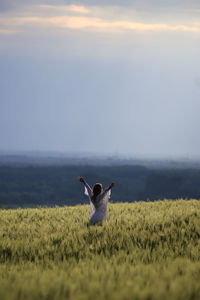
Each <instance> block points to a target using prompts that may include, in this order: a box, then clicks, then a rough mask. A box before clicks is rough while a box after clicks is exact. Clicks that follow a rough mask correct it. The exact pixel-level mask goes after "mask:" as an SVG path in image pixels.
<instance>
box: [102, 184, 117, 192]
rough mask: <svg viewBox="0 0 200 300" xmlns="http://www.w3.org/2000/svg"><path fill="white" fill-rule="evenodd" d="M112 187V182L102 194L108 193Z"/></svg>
mask: <svg viewBox="0 0 200 300" xmlns="http://www.w3.org/2000/svg"><path fill="white" fill-rule="evenodd" d="M114 186H115V183H114V182H112V183H111V184H110V185H109V186H108V187H107V188H106V189H105V190H104V192H105V193H106V192H108V191H110V190H111V189H112V188H113V187H114Z"/></svg>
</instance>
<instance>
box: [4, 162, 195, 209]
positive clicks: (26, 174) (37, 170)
mask: <svg viewBox="0 0 200 300" xmlns="http://www.w3.org/2000/svg"><path fill="white" fill-rule="evenodd" d="M79 175H81V176H84V177H85V178H86V179H87V181H88V182H89V183H90V184H91V185H92V184H94V183H95V182H102V183H103V185H104V186H106V185H108V184H109V183H111V182H113V181H115V182H116V184H117V185H116V188H115V189H113V194H112V201H113V202H133V201H140V200H143V201H149V200H158V199H167V198H168V199H177V198H196V199H199V198H200V170H198V169H174V168H172V169H169V168H168V169H155V168H152V169H151V168H149V167H148V168H147V167H144V166H109V167H105V166H64V167H59V166H46V167H44V166H43V167H42V166H37V167H31V166H27V167H14V166H9V167H6V166H4V167H3V166H2V167H0V206H2V207H35V206H54V205H76V204H83V203H87V202H88V199H87V197H85V196H84V194H83V189H82V186H81V185H80V183H79V182H78V180H77V176H79Z"/></svg>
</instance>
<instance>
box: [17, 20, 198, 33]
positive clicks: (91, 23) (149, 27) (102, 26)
mask: <svg viewBox="0 0 200 300" xmlns="http://www.w3.org/2000/svg"><path fill="white" fill-rule="evenodd" d="M15 23H16V24H18V25H25V24H28V23H35V24H40V25H51V26H54V27H59V28H69V29H80V30H91V31H103V32H123V31H139V32H141V31H185V32H200V27H199V26H192V25H191V26H186V25H182V24H180V25H170V24H162V23H160V24H147V23H139V22H131V21H107V20H104V19H101V18H94V17H82V16H55V17H50V18H48V17H45V18H41V17H25V18H23V17H22V18H15Z"/></svg>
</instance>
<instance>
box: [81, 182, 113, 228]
mask: <svg viewBox="0 0 200 300" xmlns="http://www.w3.org/2000/svg"><path fill="white" fill-rule="evenodd" d="M79 180H80V182H82V183H83V184H84V187H85V195H86V196H88V197H89V200H90V217H89V222H90V223H91V224H95V223H98V222H100V221H103V220H106V219H107V205H108V200H109V199H110V195H111V189H112V188H113V187H114V185H115V184H114V183H111V184H110V185H109V186H108V187H107V188H106V189H105V190H103V186H102V184H101V183H95V185H94V186H93V188H91V187H90V186H89V184H88V183H87V182H86V181H85V179H84V178H83V177H79Z"/></svg>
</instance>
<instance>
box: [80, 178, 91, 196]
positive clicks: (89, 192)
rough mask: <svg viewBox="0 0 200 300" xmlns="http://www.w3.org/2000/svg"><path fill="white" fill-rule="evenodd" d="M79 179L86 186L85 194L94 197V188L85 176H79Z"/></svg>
mask: <svg viewBox="0 0 200 300" xmlns="http://www.w3.org/2000/svg"><path fill="white" fill-rule="evenodd" d="M79 181H80V182H82V183H83V184H84V186H85V194H86V195H87V196H89V197H92V194H93V193H92V189H91V187H90V186H89V184H88V183H87V182H86V181H85V179H84V178H83V177H79Z"/></svg>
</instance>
